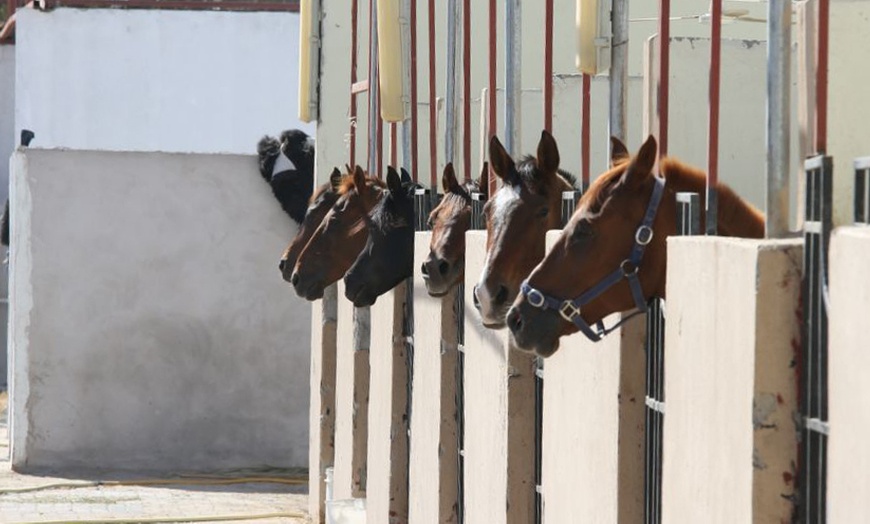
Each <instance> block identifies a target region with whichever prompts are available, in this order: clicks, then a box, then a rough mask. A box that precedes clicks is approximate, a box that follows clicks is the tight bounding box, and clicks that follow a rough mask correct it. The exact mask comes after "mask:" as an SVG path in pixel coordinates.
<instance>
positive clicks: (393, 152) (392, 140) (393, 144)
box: [390, 122, 399, 167]
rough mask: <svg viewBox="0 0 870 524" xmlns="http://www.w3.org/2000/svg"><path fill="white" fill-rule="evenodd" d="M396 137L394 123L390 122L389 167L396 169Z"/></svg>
mask: <svg viewBox="0 0 870 524" xmlns="http://www.w3.org/2000/svg"><path fill="white" fill-rule="evenodd" d="M397 142H398V137H397V135H396V123H395V122H390V165H391V166H393V167H397V166H398V165H399V154H398V151H396V143H397Z"/></svg>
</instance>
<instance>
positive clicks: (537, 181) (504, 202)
mask: <svg viewBox="0 0 870 524" xmlns="http://www.w3.org/2000/svg"><path fill="white" fill-rule="evenodd" d="M489 160H490V162H491V164H492V167H493V170H494V171H495V174H496V175H497V176H498V177H499V178H500V179H501V180H502V182H503V184H502V186H501V188H499V190H498V191H496V192H495V195H493V196H492V198H490V199H489V200H488V201H487V203H486V205H485V206H484V214H485V217H486V233H487V235H486V262H485V265H484V268H483V271H482V273H481V275H480V280H479V281H478V283H477V285H476V286H474V305H475V307H477V309H478V310H479V311H480V315H481V318H482V320H483V324H484V325H485V326H486V327H490V328H502V327H504V320H505V315H506V314H507V310H508V308H509V307H510V305H511V303H512V302H513V301H514V298H515V297H516V296H517V294H518V293H519V289H520V283H521V282H522V280H523V278H525V277H526V275H528V274H529V272H530V271H531V270H532V268H534V267H535V265H536V264H537V263H538V262H539V261H540V260H541V259H542V258H543V257H544V247H545V246H544V242H545V236H546V233H547V231H548V230H550V229H557V228H558V227H559V226H560V222H561V213H560V212H561V198H562V192H563V191H569V190H572V189H574V186H573V184H572V182H571V181H570V180H571V176H570V175H568V174H567V173H565V172H564V171H560V170H559V149H558V147H557V146H556V140H555V139H554V138H553V136H552V135H550V133H548V132H547V131H544V132H542V133H541V140H540V141H539V142H538V151H537V156H535V157H532V156H527V157H525V158H523V159H522V160H520V161H519V162H514V160H513V159H512V158H511V157H510V155H508V153H507V151H505V149H504V147H503V146H502V144H501V142H499V140H498V138H496V137H492V139H491V140H490V143H489Z"/></svg>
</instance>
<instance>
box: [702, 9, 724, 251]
mask: <svg viewBox="0 0 870 524" xmlns="http://www.w3.org/2000/svg"><path fill="white" fill-rule="evenodd" d="M710 18H711V19H710V25H711V29H712V31H711V45H710V102H709V103H710V105H709V107H708V109H709V113H708V114H709V118H708V120H707V124H708V131H707V198H706V199H705V203H706V230H707V234H708V235H715V234H716V233H717V230H718V214H717V209H718V207H719V206H718V197H717V193H716V184H717V183H718V182H719V85H720V83H719V77H720V72H721V60H720V59H721V56H722V0H712V10H711V13H710Z"/></svg>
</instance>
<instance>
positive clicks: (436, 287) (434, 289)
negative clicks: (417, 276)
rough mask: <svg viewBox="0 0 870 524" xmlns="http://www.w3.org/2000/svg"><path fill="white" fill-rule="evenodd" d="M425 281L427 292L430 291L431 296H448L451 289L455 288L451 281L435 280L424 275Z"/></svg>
mask: <svg viewBox="0 0 870 524" xmlns="http://www.w3.org/2000/svg"><path fill="white" fill-rule="evenodd" d="M423 282H424V283H425V284H426V292H427V293H429V296H430V297H435V298H441V297H445V296H447V294H448V293H450V290H451V289H452V288H453V285H452V284H450V283H446V284H445V283H444V282H438V283H435V282H433V281H432V280H431V279H430V278H428V277H426V276H423Z"/></svg>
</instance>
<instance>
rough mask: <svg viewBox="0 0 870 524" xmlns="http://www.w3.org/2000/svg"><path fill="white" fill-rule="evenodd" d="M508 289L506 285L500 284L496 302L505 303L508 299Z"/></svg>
mask: <svg viewBox="0 0 870 524" xmlns="http://www.w3.org/2000/svg"><path fill="white" fill-rule="evenodd" d="M507 296H508V290H507V288H506V287H504V286H498V293H496V294H495V302H496V303H497V304H503V303H504V302H505V301H507Z"/></svg>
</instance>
